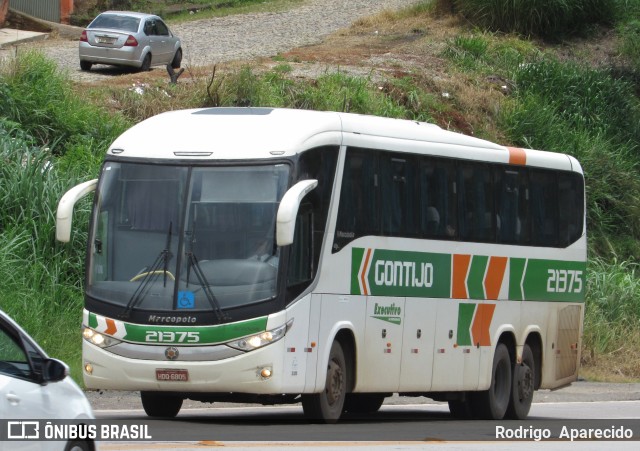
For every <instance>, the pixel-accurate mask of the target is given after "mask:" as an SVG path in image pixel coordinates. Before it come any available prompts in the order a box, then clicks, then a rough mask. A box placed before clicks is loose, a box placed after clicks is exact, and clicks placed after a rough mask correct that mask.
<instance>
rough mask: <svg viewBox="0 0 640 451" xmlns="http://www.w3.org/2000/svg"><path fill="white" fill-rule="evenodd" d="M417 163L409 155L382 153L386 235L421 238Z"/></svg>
mask: <svg viewBox="0 0 640 451" xmlns="http://www.w3.org/2000/svg"><path fill="white" fill-rule="evenodd" d="M415 169H416V164H415V159H414V158H412V157H411V156H409V155H403V154H393V153H386V152H385V153H381V155H380V170H379V172H380V197H381V204H382V205H381V207H382V208H381V210H382V213H381V215H380V216H381V217H382V235H384V236H402V237H416V236H418V225H417V221H416V206H417V196H418V195H419V192H418V191H417V190H416V189H415V188H414V187H415V186H416V182H415Z"/></svg>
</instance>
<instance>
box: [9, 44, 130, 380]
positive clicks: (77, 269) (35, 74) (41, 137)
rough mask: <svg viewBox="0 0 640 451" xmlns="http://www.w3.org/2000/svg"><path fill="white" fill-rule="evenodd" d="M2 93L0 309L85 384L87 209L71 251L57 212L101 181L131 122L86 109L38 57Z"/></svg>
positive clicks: (21, 65)
mask: <svg viewBox="0 0 640 451" xmlns="http://www.w3.org/2000/svg"><path fill="white" fill-rule="evenodd" d="M0 93H2V99H3V102H2V103H1V104H0V162H1V163H2V164H0V274H3V282H2V284H0V307H1V308H2V309H3V310H5V311H6V312H7V313H9V314H10V315H12V316H13V317H14V318H16V319H17V320H18V321H19V322H20V324H21V325H23V327H25V329H26V330H27V331H29V332H30V333H31V334H33V336H34V337H35V338H36V340H38V341H39V342H40V343H41V344H42V346H43V347H44V348H45V349H46V350H47V351H48V352H50V353H51V354H52V355H53V356H55V357H58V358H61V359H63V360H65V361H66V362H68V363H69V364H70V365H71V367H72V369H73V373H72V374H73V375H74V377H75V378H76V380H79V377H78V376H79V374H80V373H79V369H80V355H79V352H78V350H79V349H80V334H79V326H80V319H81V315H82V291H81V288H82V281H83V274H82V268H83V267H84V249H85V242H86V231H85V230H84V227H83V225H86V222H87V219H88V216H87V215H88V209H89V204H88V203H83V204H81V205H80V206H79V214H78V218H77V220H78V224H80V226H79V227H78V229H77V231H76V233H74V237H73V242H72V243H71V245H70V246H62V245H60V244H58V243H56V242H55V239H54V237H55V209H56V207H57V203H58V200H59V199H60V197H61V196H62V194H64V192H65V191H66V190H67V189H68V188H70V187H71V186H73V185H75V184H76V183H79V182H80V181H81V180H85V179H87V178H89V177H91V176H94V175H95V174H96V171H97V167H98V164H99V161H100V160H101V156H102V155H101V154H102V152H103V149H104V148H105V146H106V145H107V144H108V143H109V142H110V141H111V140H113V139H114V138H115V136H117V135H118V134H119V133H121V132H122V131H124V130H125V129H126V122H125V121H124V120H123V119H122V118H121V117H117V116H116V117H111V116H108V115H107V114H106V112H105V111H102V110H100V109H99V108H97V107H95V106H92V105H88V104H86V103H84V102H82V101H81V100H80V99H79V98H78V97H77V96H76V95H75V94H74V92H73V88H72V85H71V83H70V82H69V79H68V77H66V75H64V74H60V73H58V71H57V69H56V65H55V63H53V62H51V61H48V60H45V59H44V58H43V56H42V55H41V54H38V53H25V54H23V55H22V56H21V57H20V58H18V59H17V60H15V61H12V62H11V63H10V64H6V65H5V66H3V67H2V72H1V74H0ZM85 227H86V226H85Z"/></svg>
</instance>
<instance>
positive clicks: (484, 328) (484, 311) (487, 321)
mask: <svg viewBox="0 0 640 451" xmlns="http://www.w3.org/2000/svg"><path fill="white" fill-rule="evenodd" d="M495 309H496V305H495V304H479V305H478V307H477V308H476V316H475V317H474V318H473V324H472V325H471V336H472V337H473V338H472V339H473V344H475V345H477V346H491V333H490V332H489V327H490V326H491V320H492V319H493V312H494V311H495Z"/></svg>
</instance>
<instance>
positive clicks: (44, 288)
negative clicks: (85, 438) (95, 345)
mask: <svg viewBox="0 0 640 451" xmlns="http://www.w3.org/2000/svg"><path fill="white" fill-rule="evenodd" d="M576 1H577V0H576ZM166 3H168V2H166ZM437 3H438V4H439V8H437V9H436V8H433V9H432V2H429V1H425V2H424V3H421V4H419V5H417V6H415V7H413V8H409V9H407V10H405V11H403V12H401V13H399V14H398V15H397V16H396V18H395V19H394V20H404V19H408V18H411V17H412V16H419V15H425V14H426V13H427V12H428V11H434V14H435V13H436V11H437V13H438V14H441V13H442V11H443V10H444V11H446V10H447V8H443V6H442V4H445V5H449V6H452V7H453V6H455V7H459V5H460V4H461V3H465V4H467V6H468V7H471V6H470V5H479V4H480V3H486V4H489V3H491V4H499V3H500V4H504V3H509V4H511V3H513V4H519V2H498V1H495V2H489V1H487V2H480V1H479V0H478V1H469V2H454V1H453V0H451V1H448V2H447V1H438V2H437ZM525 3H529V4H530V5H532V6H531V7H535V8H538V12H539V13H542V12H543V11H555V9H553V8H554V7H558V8H560V7H561V6H562V5H561V3H562V1H561V0H558V1H556V2H553V1H551V0H547V1H544V2H542V1H530V2H525ZM562 4H563V5H573V6H575V5H576V2H572V1H568V0H566V1H565V2H564V3H562ZM580 4H583V5H584V7H585V8H587V7H593V8H596V7H602V8H604V7H605V6H606V7H607V8H608V7H612V8H613V9H612V11H610V12H607V14H602V15H601V16H599V18H598V20H597V21H600V20H601V19H602V18H605V19H606V21H609V20H611V21H615V27H616V28H615V30H617V32H618V33H619V36H620V41H619V42H620V49H621V53H622V54H623V55H624V56H625V58H626V60H625V61H626V62H627V63H626V65H623V66H620V67H615V68H599V69H594V68H591V67H588V66H585V65H578V64H576V63H571V62H563V61H560V60H559V59H557V58H556V57H554V56H553V54H552V52H550V51H548V50H544V49H541V48H540V47H538V45H537V44H536V43H535V42H533V41H530V40H527V39H524V38H521V37H517V36H516V35H508V36H505V35H503V34H500V33H497V32H495V31H492V30H494V29H496V28H497V27H495V26H494V25H492V24H491V23H489V24H486V25H485V26H486V27H487V28H485V29H476V30H465V31H463V32H460V33H457V35H456V37H454V38H452V39H451V40H450V41H448V42H447V46H446V47H447V48H446V50H445V51H444V52H443V55H444V56H445V57H446V58H447V59H448V60H449V61H450V63H451V64H450V68H448V69H447V70H448V71H449V72H453V73H456V74H457V75H458V76H459V78H462V79H465V80H474V81H473V83H477V84H481V83H486V81H485V80H487V79H488V78H491V79H495V80H499V81H500V86H499V89H500V92H501V93H502V94H500V96H501V97H500V99H501V100H500V104H499V105H494V106H493V107H491V108H485V109H483V110H482V112H481V113H480V112H478V113H476V114H483V115H484V116H482V117H479V118H468V119H469V120H467V121H465V123H467V124H468V123H482V122H483V121H484V122H487V121H492V122H495V123H496V124H497V126H498V129H497V131H495V133H494V132H492V131H489V132H487V131H486V130H483V131H480V132H482V133H483V137H487V138H488V139H492V140H494V141H498V142H503V143H505V144H515V145H520V146H525V147H533V148H538V149H544V150H550V151H560V152H567V153H569V154H572V155H574V156H575V157H576V158H578V160H579V161H580V162H581V164H582V166H583V168H584V172H585V177H586V181H587V191H588V198H587V204H588V205H587V207H588V230H589V245H590V249H589V254H590V260H591V261H590V264H589V277H588V296H587V298H588V299H587V310H586V315H585V329H584V351H583V356H584V357H585V359H586V361H587V362H588V363H589V362H594V361H596V362H597V361H603V360H605V358H608V357H607V356H611V355H617V354H616V353H622V354H625V353H626V355H625V357H624V361H625V362H626V366H625V367H624V369H623V370H621V372H622V373H624V374H625V375H627V376H628V377H635V378H636V379H638V378H640V364H639V363H638V362H640V357H638V352H637V349H639V348H640V305H639V304H638V302H639V300H640V296H639V295H640V279H639V277H640V272H639V270H638V262H640V221H639V220H638V218H639V217H640V175H639V174H640V171H639V164H640V149H639V146H640V103H639V101H638V96H637V93H638V92H640V89H639V88H640V86H639V85H638V81H637V80H638V74H639V73H640V72H639V70H640V66H639V64H640V49H639V48H638V44H637V42H638V39H637V34H638V33H640V31H638V30H639V29H640V27H639V26H638V23H640V22H639V21H640V0H612V1H609V2H607V1H604V0H602V1H596V0H593V1H589V2H580ZM521 6H522V5H521ZM477 8H480V6H477ZM623 8H624V9H623ZM454 11H455V8H454ZM478 11H485V13H486V10H485V9H478ZM607 11H608V10H607ZM465 14H468V11H467V12H466V13H465ZM505 14H506V13H505ZM580 14H583V16H580V17H592V15H591V16H590V15H588V14H587V13H586V12H580ZM585 14H587V16H584V15H585ZM589 14H592V13H589ZM609 18H611V19H609ZM501 20H511V21H516V18H511V19H509V18H508V17H505V18H501ZM538 20H540V21H541V20H543V19H541V18H539V19H538ZM563 20H565V22H561V21H560V19H558V24H559V25H556V26H558V27H560V28H561V29H558V30H557V32H558V36H559V35H563V34H565V33H564V32H565V31H566V32H571V33H573V32H575V31H576V30H575V29H574V28H572V27H569V25H567V24H569V23H571V22H570V21H568V19H563ZM516 22H517V21H516ZM592 22H593V21H592ZM518 23H519V22H518ZM541 23H542V22H541ZM563 23H564V24H565V25H562V24H563ZM376 26H377V25H376ZM411 26H412V27H413V26H415V25H411ZM527 26H530V25H527ZM562 27H568V28H562ZM421 29H428V26H425V27H421ZM500 29H506V30H516V28H513V27H512V28H509V27H504V28H500ZM517 31H519V32H521V33H522V34H525V35H526V34H538V33H534V32H533V31H531V30H529V31H527V29H526V28H524V29H522V30H517ZM424 39H430V38H429V36H428V35H427V36H426V37H425V38H424ZM274 61H275V62H277V65H275V66H274V68H273V69H271V70H268V71H261V70H257V69H256V68H252V67H249V66H245V67H240V68H238V69H234V70H230V69H226V70H219V71H218V72H217V73H216V72H215V71H214V72H213V73H212V74H211V75H209V76H204V77H193V82H190V83H186V82H185V83H183V82H182V79H181V81H180V83H178V84H177V85H167V84H166V83H165V82H162V83H160V82H157V83H151V84H150V85H148V86H146V87H145V88H144V94H142V95H140V94H139V93H137V92H135V91H132V90H131V89H127V88H122V87H118V86H93V87H82V88H81V89H84V90H86V94H87V95H88V96H89V97H90V98H91V99H93V101H92V102H89V103H87V102H82V101H80V100H79V97H80V96H78V95H77V92H76V91H77V89H78V87H77V86H75V85H74V84H73V83H72V82H71V81H70V80H69V78H68V77H67V75H66V74H64V73H60V72H58V70H57V69H56V66H55V64H54V63H52V62H50V61H47V60H45V59H44V58H43V57H42V56H41V55H39V54H37V53H24V54H22V55H21V56H19V57H18V58H17V59H16V60H12V61H7V62H4V63H2V65H0V98H2V99H3V101H2V102H1V103H0V162H2V164H1V165H0V273H1V274H3V275H4V280H3V284H2V285H0V307H1V308H2V309H4V310H5V311H7V312H8V313H9V314H11V315H13V316H14V317H15V318H16V319H17V320H18V321H19V322H20V323H21V324H23V325H24V326H25V328H26V329H27V330H28V331H29V332H30V333H31V334H33V335H34V336H35V337H36V339H37V340H38V341H39V342H41V343H42V344H43V346H44V348H45V349H46V350H47V351H48V352H49V353H50V354H52V355H53V356H55V357H58V358H62V359H63V360H65V361H67V362H68V363H70V364H71V366H72V369H73V375H74V377H75V378H76V380H79V377H78V376H79V374H80V355H79V349H80V346H79V345H80V334H79V325H80V316H81V311H82V291H81V286H82V281H83V271H84V264H83V262H84V250H85V241H86V229H85V228H86V223H87V219H88V214H89V208H90V205H89V203H88V202H84V203H81V204H80V205H79V206H78V210H79V211H78V212H77V213H76V216H75V218H74V219H75V226H74V232H73V234H72V239H73V242H72V243H70V244H69V245H60V244H58V243H56V242H55V240H54V222H55V208H56V206H57V202H58V200H59V198H60V196H61V195H62V194H63V193H64V191H65V190H66V189H68V188H69V187H71V186H73V185H75V184H76V183H78V182H79V181H82V180H88V179H91V178H94V177H95V176H96V175H97V172H98V167H99V164H100V161H101V160H102V157H103V154H104V151H105V149H106V148H107V146H108V144H109V143H110V142H111V141H112V140H113V139H115V137H116V136H117V135H119V134H120V133H121V132H122V131H123V130H125V129H126V128H127V127H128V126H129V125H130V124H132V123H135V122H138V121H140V120H142V119H145V118H146V117H149V116H151V115H154V114H157V113H160V112H162V111H166V110H170V109H177V108H192V107H204V106H247V105H253V106H279V107H289V108H306V109H317V110H341V111H351V112H357V113H367V114H375V115H381V116H391V117H400V118H407V119H413V120H424V121H431V122H434V121H438V122H439V123H441V124H442V123H453V124H456V123H458V119H459V118H460V117H462V116H463V115H464V114H469V112H468V111H466V110H464V108H462V107H461V105H460V104H459V103H457V102H456V101H447V100H444V99H443V97H442V91H440V90H438V88H437V87H435V85H434V83H433V80H432V79H431V77H430V76H429V74H421V73H416V72H410V71H409V72H398V74H397V75H396V76H395V77H389V78H388V79H386V80H385V81H384V82H381V81H379V80H377V79H376V81H375V82H374V78H373V77H354V76H350V75H347V74H345V73H342V72H327V73H325V74H322V75H321V76H319V77H317V78H316V79H315V80H313V81H303V80H301V79H299V78H295V77H291V73H292V71H293V66H294V63H296V60H287V59H286V57H283V56H277V57H274ZM452 94H453V97H454V98H455V94H456V93H455V92H454V93H452ZM461 97H462V96H461ZM478 103H481V102H478ZM97 105H108V107H109V108H110V109H112V110H113V111H112V112H108V111H106V110H105V109H104V108H102V107H100V106H97ZM478 111H479V110H478ZM471 119H475V121H473V120H471ZM474 132H475V133H476V134H477V133H478V132H479V131H478V130H474ZM487 133H488V134H489V136H484V134H487ZM491 133H494V135H491ZM505 140H506V141H508V142H505ZM620 350H622V351H620ZM634 353H635V354H634ZM633 356H635V357H633Z"/></svg>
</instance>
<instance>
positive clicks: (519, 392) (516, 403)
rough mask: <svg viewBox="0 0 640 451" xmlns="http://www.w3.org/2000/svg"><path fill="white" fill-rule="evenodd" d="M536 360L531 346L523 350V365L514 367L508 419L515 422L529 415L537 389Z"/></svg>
mask: <svg viewBox="0 0 640 451" xmlns="http://www.w3.org/2000/svg"><path fill="white" fill-rule="evenodd" d="M535 370H536V367H535V360H534V358H533V352H532V351H531V348H530V347H529V345H524V348H522V363H520V364H518V363H516V364H515V365H514V367H513V373H512V375H513V376H512V377H513V382H512V384H511V399H510V400H509V407H508V409H507V414H506V417H507V418H509V419H513V420H524V419H525V418H527V415H529V410H530V409H531V401H533V392H534V389H535V374H536V373H535Z"/></svg>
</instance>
